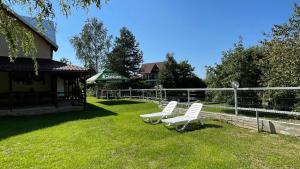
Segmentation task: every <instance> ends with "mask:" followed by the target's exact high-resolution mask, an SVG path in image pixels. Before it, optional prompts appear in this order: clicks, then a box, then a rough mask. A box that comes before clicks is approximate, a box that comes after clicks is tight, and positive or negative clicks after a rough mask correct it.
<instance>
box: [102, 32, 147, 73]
mask: <svg viewBox="0 0 300 169" xmlns="http://www.w3.org/2000/svg"><path fill="white" fill-rule="evenodd" d="M142 62H143V52H142V51H141V50H140V49H139V43H138V42H137V41H136V39H135V36H134V35H133V33H132V32H131V31H130V30H128V29H127V28H126V27H123V28H122V29H121V30H120V37H117V38H116V39H115V43H114V46H113V49H112V51H111V52H110V53H109V55H108V56H107V60H106V67H107V68H109V69H111V70H114V71H116V72H118V73H120V74H122V75H124V76H126V77H130V76H132V75H134V74H137V73H138V71H139V68H140V64H141V63H142Z"/></svg>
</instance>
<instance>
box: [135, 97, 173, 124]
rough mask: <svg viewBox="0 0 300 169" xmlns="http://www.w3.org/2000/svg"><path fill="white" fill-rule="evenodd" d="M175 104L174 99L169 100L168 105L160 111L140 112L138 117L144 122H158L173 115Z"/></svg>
mask: <svg viewBox="0 0 300 169" xmlns="http://www.w3.org/2000/svg"><path fill="white" fill-rule="evenodd" d="M176 105H177V102H176V101H171V102H169V103H168V105H167V106H166V107H165V108H164V109H163V111H162V112H158V113H151V114H142V115H140V117H141V118H142V119H143V120H144V121H145V122H150V123H152V124H158V123H160V121H161V120H162V119H164V118H170V117H174V109H175V107H176Z"/></svg>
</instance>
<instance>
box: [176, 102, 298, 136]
mask: <svg viewBox="0 0 300 169" xmlns="http://www.w3.org/2000/svg"><path fill="white" fill-rule="evenodd" d="M176 111H177V113H179V114H183V113H184V112H185V111H186V109H184V108H176ZM202 113H203V116H204V118H208V119H213V120H220V121H225V122H227V123H229V124H232V125H235V126H238V127H242V128H246V129H251V130H258V125H257V119H256V118H253V117H246V116H236V115H232V114H225V113H212V112H206V111H203V112H202ZM259 131H265V132H269V133H273V134H276V133H279V134H284V135H290V136H296V137H300V124H295V123H287V122H282V121H274V120H269V119H263V118H260V119H259Z"/></svg>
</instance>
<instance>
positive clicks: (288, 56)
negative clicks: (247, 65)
mask: <svg viewBox="0 0 300 169" xmlns="http://www.w3.org/2000/svg"><path fill="white" fill-rule="evenodd" d="M265 35H266V39H264V41H263V42H262V45H263V46H264V49H265V50H264V52H265V55H266V56H267V57H265V58H264V59H263V61H262V62H261V67H262V72H263V76H262V84H263V85H264V86H300V57H299V56H300V43H299V42H300V6H298V5H296V4H295V7H294V14H293V15H292V16H291V17H290V19H289V20H288V22H287V23H285V24H281V25H275V26H274V27H273V28H272V32H271V33H270V34H265ZM299 98H300V94H299V93H298V94H297V93H296V92H295V91H276V92H275V91H273V92H269V93H266V94H264V95H263V100H264V101H265V102H267V103H268V106H269V107H271V108H277V109H283V110H292V109H294V110H296V109H298V110H299V109H300V103H299V101H298V102H297V100H299Z"/></svg>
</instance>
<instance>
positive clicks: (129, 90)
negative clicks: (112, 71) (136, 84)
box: [129, 87, 131, 98]
mask: <svg viewBox="0 0 300 169" xmlns="http://www.w3.org/2000/svg"><path fill="white" fill-rule="evenodd" d="M129 98H131V87H129Z"/></svg>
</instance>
